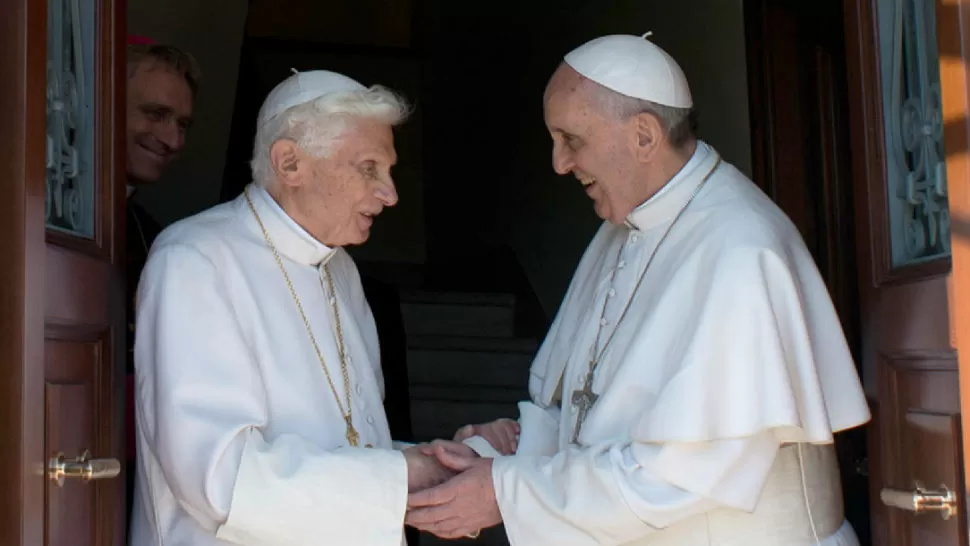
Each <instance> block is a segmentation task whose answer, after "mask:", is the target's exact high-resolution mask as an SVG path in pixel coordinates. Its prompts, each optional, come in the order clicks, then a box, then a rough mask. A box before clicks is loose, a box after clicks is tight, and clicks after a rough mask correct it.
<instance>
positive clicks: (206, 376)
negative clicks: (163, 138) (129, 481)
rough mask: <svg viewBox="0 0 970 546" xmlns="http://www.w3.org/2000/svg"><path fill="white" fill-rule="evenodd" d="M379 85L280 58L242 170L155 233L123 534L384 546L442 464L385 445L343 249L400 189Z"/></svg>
mask: <svg viewBox="0 0 970 546" xmlns="http://www.w3.org/2000/svg"><path fill="white" fill-rule="evenodd" d="M407 113H408V112H407V107H406V105H405V104H404V102H403V101H402V99H400V98H398V97H397V95H395V94H394V93H392V92H391V91H389V90H387V89H385V88H382V87H379V86H374V87H370V88H367V87H364V86H363V85H361V84H360V83H358V82H356V81H354V80H351V79H350V78H347V77H345V76H342V75H340V74H336V73H332V72H327V71H313V72H303V73H296V74H294V75H293V76H291V77H290V78H288V79H287V80H285V81H284V82H282V83H281V84H280V85H278V86H277V87H276V88H275V89H274V90H273V91H272V92H271V93H270V95H269V96H268V97H267V99H266V101H265V103H264V105H263V107H262V109H261V111H260V113H259V118H258V122H257V123H258V128H257V133H256V139H255V149H254V158H253V161H252V166H253V175H254V182H253V183H252V184H250V185H249V186H247V187H246V188H245V191H244V193H242V194H241V195H240V196H239V197H238V198H236V199H235V200H233V201H231V202H228V203H224V204H221V205H218V206H216V207H214V208H212V209H209V210H207V211H204V212H202V213H200V214H198V215H196V216H194V217H191V218H188V219H186V220H183V221H180V222H178V223H176V224H174V225H172V226H171V227H169V228H168V229H166V230H165V231H164V232H163V233H162V234H161V236H160V237H159V238H158V240H157V241H156V243H155V244H154V246H153V248H152V250H151V254H150V256H149V258H148V262H147V265H146V267H145V270H144V273H143V275H142V278H141V282H140V283H139V289H138V309H137V319H138V323H139V327H138V330H137V339H136V342H135V366H136V400H137V402H136V404H137V412H136V413H137V436H138V437H137V442H138V462H137V486H136V494H135V495H136V498H135V502H134V510H133V522H132V538H131V544H132V545H133V546H155V545H157V544H165V545H166V546H216V545H229V544H234V545H240V544H241V545H267V546H269V545H272V546H284V545H292V546H309V545H314V544H320V545H323V544H327V545H331V544H340V545H351V544H353V545H361V546H399V545H401V544H402V542H403V530H404V517H405V509H406V503H407V494H408V492H409V491H415V490H417V489H420V488H422V487H427V486H429V485H433V484H437V483H440V482H441V481H443V480H444V479H445V478H447V477H449V476H451V475H453V472H450V471H448V470H446V469H445V468H444V467H442V466H441V465H440V464H439V463H438V461H437V460H436V459H434V458H433V457H427V456H425V455H422V454H421V453H419V452H418V450H417V447H414V446H412V447H406V446H403V445H398V444H396V443H394V442H392V440H391V438H390V434H389V432H388V428H387V420H386V418H385V415H384V413H383V409H382V396H383V388H384V385H383V379H382V376H381V371H380V370H381V368H380V362H379V360H378V355H379V351H378V340H377V334H376V330H375V325H374V321H373V318H372V316H371V312H370V308H369V307H368V304H367V302H366V301H365V299H364V294H363V291H362V289H361V284H360V279H359V276H358V273H357V269H356V267H355V265H354V262H353V261H352V260H351V258H350V257H349V256H348V254H347V253H346V251H345V250H343V249H342V247H344V246H347V245H355V244H360V243H363V242H364V241H366V240H367V238H368V235H369V231H370V228H371V224H372V223H373V222H374V219H375V218H376V217H377V215H378V214H380V213H381V211H382V210H383V209H384V208H385V207H389V206H392V205H394V204H395V203H396V202H397V193H396V191H395V188H394V182H393V180H392V178H391V167H392V166H393V165H394V164H395V162H396V155H395V150H394V141H393V132H392V128H393V127H394V126H395V125H397V124H399V123H401V122H402V121H403V120H404V119H405V117H406V115H407Z"/></svg>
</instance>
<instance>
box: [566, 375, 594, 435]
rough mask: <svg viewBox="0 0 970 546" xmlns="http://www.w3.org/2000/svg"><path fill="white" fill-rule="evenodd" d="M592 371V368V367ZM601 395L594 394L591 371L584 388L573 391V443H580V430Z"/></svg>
mask: <svg viewBox="0 0 970 546" xmlns="http://www.w3.org/2000/svg"><path fill="white" fill-rule="evenodd" d="M590 369H592V366H590ZM598 398H599V395H598V394H596V393H595V392H593V372H592V371H590V372H589V373H587V374H586V381H584V382H583V388H582V389H580V390H578V391H573V396H572V398H571V399H570V401H571V402H572V404H573V406H575V407H576V412H577V415H576V426H575V428H573V439H572V443H574V444H578V443H579V429H580V428H582V426H583V421H585V420H586V416H587V415H588V414H589V410H591V409H592V408H593V404H595V403H596V400H597V399H598Z"/></svg>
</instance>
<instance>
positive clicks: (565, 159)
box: [552, 142, 576, 174]
mask: <svg viewBox="0 0 970 546" xmlns="http://www.w3.org/2000/svg"><path fill="white" fill-rule="evenodd" d="M574 166H576V163H575V162H574V161H573V154H572V153H571V152H569V151H568V150H564V149H563V145H562V144H559V143H558V142H557V143H556V144H554V145H553V147H552V169H553V170H554V171H556V174H569V172H570V171H572V170H573V167H574Z"/></svg>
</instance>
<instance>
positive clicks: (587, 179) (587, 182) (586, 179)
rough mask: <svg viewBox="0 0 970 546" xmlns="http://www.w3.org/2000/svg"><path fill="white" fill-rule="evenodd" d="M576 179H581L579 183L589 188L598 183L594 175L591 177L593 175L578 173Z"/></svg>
mask: <svg viewBox="0 0 970 546" xmlns="http://www.w3.org/2000/svg"><path fill="white" fill-rule="evenodd" d="M576 179H577V180H579V183H580V184H582V185H583V187H584V188H589V187H590V186H592V185H593V184H595V183H596V179H595V178H593V177H591V176H578V175H577V176H576Z"/></svg>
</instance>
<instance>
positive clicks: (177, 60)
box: [125, 36, 201, 512]
mask: <svg viewBox="0 0 970 546" xmlns="http://www.w3.org/2000/svg"><path fill="white" fill-rule="evenodd" d="M200 80H201V73H200V70H199V67H198V63H197V62H196V60H195V58H193V57H192V55H190V54H189V53H186V52H184V51H182V50H180V49H178V48H176V47H174V46H170V45H162V44H157V43H155V42H154V41H153V40H150V39H148V38H144V37H141V36H130V37H129V38H128V108H127V126H128V127H127V138H126V148H127V149H126V152H127V157H126V163H127V165H126V167H127V181H128V193H127V196H128V200H127V207H126V209H127V220H126V236H127V253H126V277H127V291H126V298H127V304H126V305H127V316H128V338H127V349H128V353H127V354H128V356H127V372H126V373H127V376H128V387H127V391H126V413H125V420H126V425H125V427H126V434H127V436H126V439H127V446H126V459H127V462H128V464H127V465H126V479H127V492H128V494H127V499H128V511H129V512H130V510H131V499H132V495H133V487H134V474H135V473H134V461H135V426H134V424H135V418H134V407H133V404H132V401H133V397H132V395H133V391H134V385H133V384H132V383H133V382H132V378H133V376H134V375H133V374H134V359H133V358H132V356H133V348H134V344H135V324H134V317H135V312H134V303H135V291H136V290H137V288H138V279H139V277H140V276H141V272H142V268H144V266H145V259H146V257H147V256H148V250H149V249H150V248H151V245H152V242H153V241H154V240H155V237H156V236H157V235H158V233H159V232H160V231H161V226H160V225H159V224H158V222H156V221H155V220H154V219H153V218H152V217H151V216H150V215H149V214H148V212H147V211H146V210H145V209H144V208H143V207H142V206H141V205H139V204H138V203H136V202H135V201H134V200H133V199H131V197H132V195H133V194H134V192H135V191H137V189H138V188H139V187H141V186H143V185H146V184H153V183H155V182H158V180H159V179H161V177H162V174H164V172H165V169H166V168H167V167H168V166H169V165H170V164H171V163H172V161H173V160H174V159H175V158H176V157H177V156H178V154H179V152H181V151H182V148H183V147H184V146H185V136H186V132H187V131H188V129H189V127H190V126H191V125H192V110H193V105H194V102H195V97H196V94H197V93H198V89H199V82H200Z"/></svg>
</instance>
